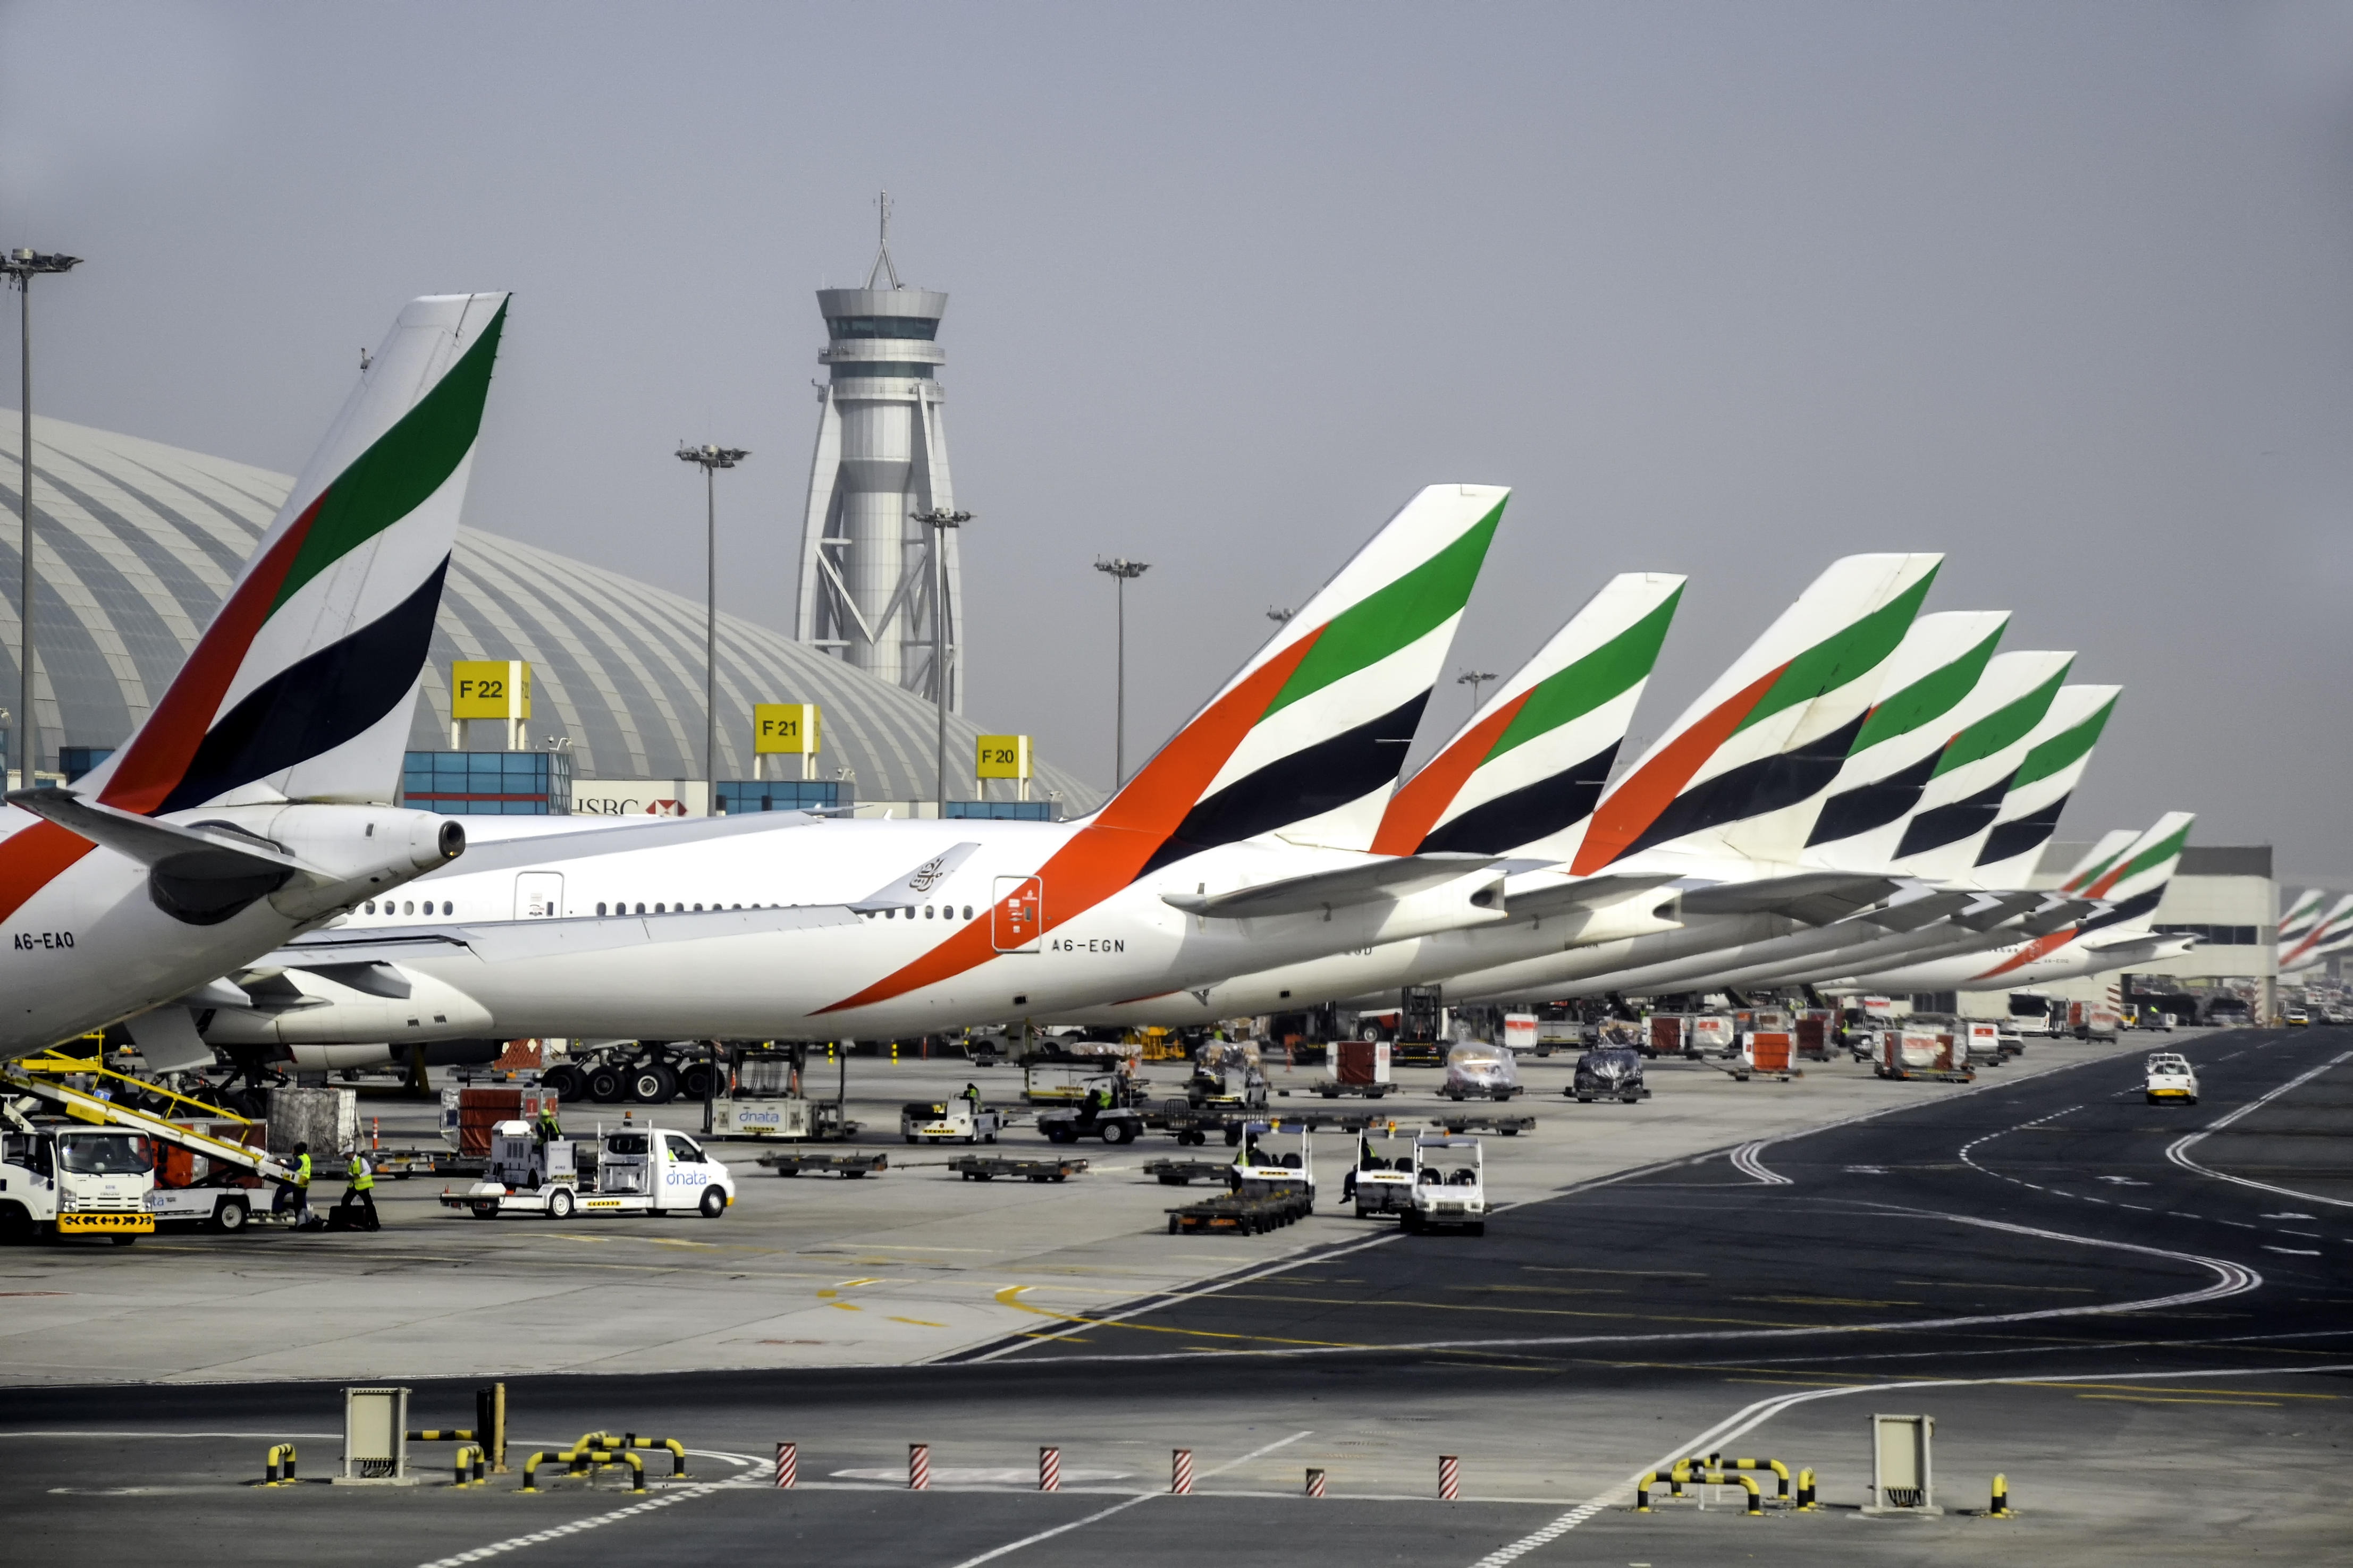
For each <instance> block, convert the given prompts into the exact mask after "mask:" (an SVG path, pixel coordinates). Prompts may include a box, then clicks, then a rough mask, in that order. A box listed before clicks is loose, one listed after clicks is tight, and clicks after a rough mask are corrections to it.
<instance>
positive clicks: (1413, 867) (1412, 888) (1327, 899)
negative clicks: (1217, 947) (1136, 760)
mask: <svg viewBox="0 0 2353 1568" xmlns="http://www.w3.org/2000/svg"><path fill="white" fill-rule="evenodd" d="M1500 858H1501V857H1500V856H1494V855H1397V856H1390V857H1386V858H1382V859H1379V860H1375V861H1372V862H1370V863H1369V864H1366V865H1361V866H1347V867H1343V868H1340V869H1339V870H1336V871H1315V872H1311V873H1309V874H1308V875H1306V876H1304V877H1286V878H1284V879H1282V881H1279V882H1265V883H1261V885H1259V886H1258V887H1255V888H1237V889H1234V890H1233V891H1232V892H1229V893H1163V894H1161V895H1160V901H1161V902H1162V903H1164V904H1167V905H1169V906H1171V907H1173V908H1176V909H1180V910H1184V911H1185V912H1186V913H1187V914H1188V915H1201V916H1205V917H1207V918H1208V919H1211V920H1228V921H1243V920H1255V919H1258V918H1260V917H1262V916H1271V915H1303V914H1311V913H1313V912H1314V911H1315V910H1333V909H1345V908H1346V907H1348V906H1349V905H1352V904H1369V903H1377V902H1379V901H1380V900H1385V899H1401V898H1404V897H1405V896H1406V895H1407V894H1409V893H1418V892H1420V891H1421V890H1422V889H1425V888H1435V887H1437V886H1439V885H1440V884H1441V883H1445V882H1451V881H1452V880H1454V879H1456V878H1457V877H1460V876H1462V875H1464V874H1466V873H1468V872H1472V871H1478V870H1483V869H1485V868H1487V867H1489V866H1492V865H1493V864H1494V863H1495V862H1496V861H1497V860H1498V859H1500Z"/></svg>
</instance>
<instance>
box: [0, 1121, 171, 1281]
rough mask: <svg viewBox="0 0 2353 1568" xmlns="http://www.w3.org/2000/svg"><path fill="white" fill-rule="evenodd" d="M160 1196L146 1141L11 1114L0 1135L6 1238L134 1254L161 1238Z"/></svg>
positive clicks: (120, 1131)
mask: <svg viewBox="0 0 2353 1568" xmlns="http://www.w3.org/2000/svg"><path fill="white" fill-rule="evenodd" d="M154 1190H155V1159H154V1152H153V1148H152V1147H151V1145H150V1144H149V1143H148V1142H147V1139H146V1138H145V1136H144V1135H142V1134H141V1133H138V1132H134V1131H131V1130H130V1129H128V1128H120V1127H87V1126H78V1125H76V1124H74V1123H72V1122H64V1123H49V1122H35V1121H27V1120H26V1119H25V1118H24V1117H23V1116H21V1115H19V1114H17V1113H16V1111H15V1110H13V1108H12V1109H11V1110H9V1113H8V1128H7V1131H0V1236H8V1235H14V1236H18V1237H22V1236H28V1235H45V1236H103V1237H107V1238H108V1239H109V1240H111V1241H112V1242H113V1243H114V1245H115V1246H117V1247H128V1246H130V1245H131V1244H132V1242H134V1241H137V1240H138V1239H139V1238H140V1237H142V1236H152V1235H153V1234H154V1230H155V1214H154V1209H153V1203H152V1201H151V1200H152V1197H153V1193H154Z"/></svg>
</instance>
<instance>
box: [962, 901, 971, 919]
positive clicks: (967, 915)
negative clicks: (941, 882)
mask: <svg viewBox="0 0 2353 1568" xmlns="http://www.w3.org/2000/svg"><path fill="white" fill-rule="evenodd" d="M964 918H965V919H966V920H970V919H972V906H971V905H970V904H966V905H965V907H964Z"/></svg>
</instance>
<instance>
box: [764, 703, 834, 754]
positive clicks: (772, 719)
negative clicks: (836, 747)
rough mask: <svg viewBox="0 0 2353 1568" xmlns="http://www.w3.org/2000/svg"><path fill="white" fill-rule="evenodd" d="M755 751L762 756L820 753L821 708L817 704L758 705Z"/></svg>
mask: <svg viewBox="0 0 2353 1568" xmlns="http://www.w3.org/2000/svg"><path fill="white" fill-rule="evenodd" d="M752 725H753V735H752V750H753V752H754V753H756V754H758V755H762V756H776V755H777V754H779V753H782V754H784V755H786V756H790V755H792V754H793V753H794V752H799V753H800V754H801V755H803V756H807V755H808V754H809V753H811V752H815V751H817V750H818V705H817V704H816V703H814V702H755V703H754V704H753V705H752Z"/></svg>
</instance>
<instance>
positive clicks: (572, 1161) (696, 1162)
mask: <svg viewBox="0 0 2353 1568" xmlns="http://www.w3.org/2000/svg"><path fill="white" fill-rule="evenodd" d="M584 1147H592V1148H593V1149H594V1151H595V1153H596V1165H595V1168H594V1170H593V1171H586V1172H584V1171H583V1170H581V1168H580V1166H581V1164H582V1163H583V1162H582V1161H581V1160H580V1158H579V1156H580V1152H581V1151H582V1149H583V1148H584ZM734 1201H735V1178H734V1176H733V1173H730V1172H729V1171H728V1169H727V1167H726V1166H725V1165H723V1164H722V1163H720V1162H719V1161H717V1160H714V1159H712V1157H711V1156H710V1155H709V1154H706V1153H705V1152H703V1151H702V1145H701V1144H699V1143H697V1142H695V1141H694V1140H693V1139H691V1138H690V1137H688V1136H687V1135H686V1134H685V1133H683V1132H672V1131H669V1130H667V1129H665V1128H659V1127H647V1126H643V1125H637V1126H631V1125H628V1124H627V1123H624V1124H623V1125H622V1126H620V1127H617V1128H607V1127H601V1126H600V1127H599V1128H597V1130H596V1137H595V1138H594V1139H593V1140H592V1139H584V1138H553V1139H550V1140H548V1141H547V1142H540V1141H539V1139H538V1137H537V1136H536V1135H535V1134H534V1133H533V1131H532V1125H531V1123H530V1122H528V1121H501V1122H500V1123H499V1124H498V1125H497V1126H496V1127H494V1128H492V1129H491V1168H490V1174H489V1175H488V1176H487V1177H486V1178H485V1179H484V1180H482V1181H480V1182H477V1183H475V1184H473V1185H472V1186H470V1187H469V1188H467V1189H466V1190H465V1191H464V1192H460V1193H443V1194H441V1205H442V1206H443V1207H444V1208H453V1209H464V1210H466V1211H467V1212H469V1213H470V1214H471V1215H473V1216H474V1217H475V1218H476V1219H496V1218H497V1217H498V1216H499V1215H500V1214H501V1213H502V1212H506V1211H510V1210H511V1211H512V1212H513V1213H516V1214H543V1215H546V1216H547V1217H548V1218H550V1219H554V1220H564V1219H570V1218H571V1217H572V1215H573V1214H574V1213H575V1211H576V1212H578V1213H581V1214H655V1215H659V1214H676V1213H678V1212H680V1211H681V1210H684V1209H692V1210H693V1211H694V1212H695V1213H697V1214H699V1215H702V1217H703V1218H705V1219H717V1218H718V1217H719V1216H720V1215H723V1214H725V1213H726V1212H727V1207H728V1205H730V1204H733V1202H734Z"/></svg>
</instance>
